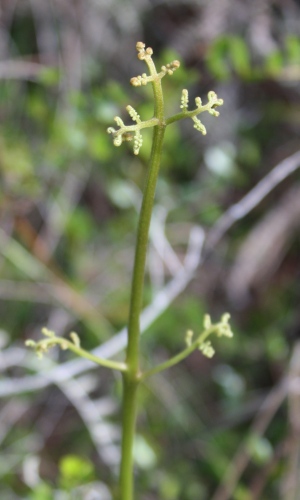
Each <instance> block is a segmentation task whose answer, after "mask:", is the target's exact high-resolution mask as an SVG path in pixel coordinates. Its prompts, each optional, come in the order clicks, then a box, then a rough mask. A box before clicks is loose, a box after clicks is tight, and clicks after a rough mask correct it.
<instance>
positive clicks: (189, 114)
mask: <svg viewBox="0 0 300 500" xmlns="http://www.w3.org/2000/svg"><path fill="white" fill-rule="evenodd" d="M213 106H214V104H211V103H210V102H208V103H207V104H205V105H204V106H201V107H200V108H196V109H193V110H191V111H188V110H187V109H185V110H184V111H181V112H180V113H177V114H176V115H173V116H170V118H167V119H166V124H167V125H170V123H174V122H178V121H179V120H182V119H183V118H193V116H197V115H200V114H201V113H204V111H208V110H209V109H211V108H212V107H213Z"/></svg>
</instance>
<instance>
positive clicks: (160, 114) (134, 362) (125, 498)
mask: <svg viewBox="0 0 300 500" xmlns="http://www.w3.org/2000/svg"><path fill="white" fill-rule="evenodd" d="M149 68H150V67H149ZM150 71H151V72H153V74H154V72H155V73H156V70H155V67H154V68H153V67H151V68H150ZM152 86H153V92H154V99H155V107H154V117H155V118H157V119H158V120H159V122H158V125H156V126H155V128H154V131H153V142H152V150H151V156H150V165H149V170H148V176H147V181H146V186H145V189H144V195H143V201H142V206H141V212H140V218H139V224H138V230H137V240H136V248H135V259H134V268H133V276H132V285H131V299H130V309H129V321H128V344H127V350H126V364H127V371H126V372H124V373H123V407H122V410H123V416H122V450H121V454H122V455H121V466H120V495H119V497H120V500H133V456H132V455H133V443H134V435H135V426H136V405H137V403H136V398H137V390H138V385H139V382H140V368H139V341H140V313H141V309H142V303H143V290H144V276H145V265H146V255H147V247H148V236H149V228H150V222H151V215H152V209H153V202H154V195H155V189H156V182H157V177H158V173H159V167H160V161H161V151H162V145H163V139H164V132H165V127H166V124H165V121H164V106H163V95H162V88H161V82H160V79H158V78H157V79H155V80H154V81H153V83H152Z"/></svg>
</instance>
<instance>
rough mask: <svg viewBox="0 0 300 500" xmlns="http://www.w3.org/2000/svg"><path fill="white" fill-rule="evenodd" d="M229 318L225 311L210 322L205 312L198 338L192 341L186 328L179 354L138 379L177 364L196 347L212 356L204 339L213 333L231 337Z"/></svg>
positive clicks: (210, 346) (191, 335) (210, 349)
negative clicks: (219, 318) (215, 320)
mask: <svg viewBox="0 0 300 500" xmlns="http://www.w3.org/2000/svg"><path fill="white" fill-rule="evenodd" d="M229 319H230V315H229V314H228V313H225V314H223V316H222V317H221V320H220V321H219V322H218V323H214V324H212V323H211V319H210V316H209V315H208V314H206V315H205V316H204V322H203V326H204V330H203V331H202V332H201V333H200V335H199V336H198V338H197V339H196V340H195V341H194V342H192V338H193V332H192V331H191V330H188V331H187V332H186V338H185V341H186V344H187V347H186V348H185V349H184V350H183V351H181V352H180V353H179V354H176V355H175V356H173V357H172V358H170V359H168V360H167V361H165V362H164V363H161V364H159V365H157V366H155V367H154V368H151V369H150V370H147V371H145V372H144V373H143V374H142V375H141V376H140V381H144V380H146V379H147V378H148V377H151V375H155V374H156V373H159V372H162V371H164V370H167V369H168V368H171V366H174V365H177V363H179V362H180V361H182V360H183V359H185V358H187V357H188V356H189V355H190V354H191V353H192V352H193V351H196V350H197V349H199V350H200V351H201V352H202V354H203V355H204V356H206V357H207V358H212V356H213V355H214V353H215V351H214V348H213V347H212V345H211V342H210V341H207V340H206V339H207V338H208V337H209V336H210V335H212V334H213V333H215V334H216V335H217V336H218V337H222V336H224V337H228V338H231V337H233V333H232V330H231V328H230V325H229Z"/></svg>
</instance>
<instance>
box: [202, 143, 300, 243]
mask: <svg viewBox="0 0 300 500" xmlns="http://www.w3.org/2000/svg"><path fill="white" fill-rule="evenodd" d="M299 167H300V151H297V153H295V154H293V155H291V156H288V157H287V158H285V159H284V160H282V161H281V162H280V163H278V165H276V167H274V168H273V169H272V170H271V171H270V172H269V173H268V174H267V175H266V176H265V177H264V178H263V179H262V180H261V181H259V182H258V184H256V186H255V187H254V188H253V189H251V190H250V191H249V193H247V194H246V196H244V197H243V198H242V199H241V200H240V201H239V202H238V203H235V204H234V205H231V207H229V208H228V210H226V212H225V213H224V214H223V215H222V216H221V217H220V218H219V220H218V221H217V222H216V224H215V225H214V227H213V228H212V229H211V231H210V232H209V234H208V236H207V240H206V243H207V247H208V248H209V249H211V248H214V247H215V245H216V244H217V243H218V242H219V241H220V239H221V238H222V237H223V236H224V234H225V233H226V232H227V231H228V230H229V229H230V228H231V226H233V224H234V223H235V222H236V221H238V220H240V219H242V218H243V217H245V216H246V215H247V214H249V212H251V210H253V209H254V208H255V207H257V205H259V203H260V202H261V201H262V200H263V199H264V198H265V197H266V196H267V195H268V194H269V193H270V192H271V191H272V190H273V189H274V188H275V187H276V186H278V184H280V182H282V181H283V180H284V179H286V178H287V177H288V176H289V175H291V174H292V173H293V172H295V170H297V168H299Z"/></svg>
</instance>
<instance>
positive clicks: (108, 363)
mask: <svg viewBox="0 0 300 500" xmlns="http://www.w3.org/2000/svg"><path fill="white" fill-rule="evenodd" d="M50 341H51V342H53V341H55V343H56V344H59V345H60V346H61V348H62V349H65V348H67V349H70V351H73V352H74V353H75V354H77V355H78V356H80V357H81V358H86V359H89V360H90V361H93V362H94V363H96V364H97V365H100V366H105V367H106V368H111V369H112V370H118V371H121V372H125V371H126V370H127V365H126V364H125V363H122V362H119V361H112V360H111V359H104V358H99V356H95V355H94V354H92V353H90V352H88V351H86V350H85V349H82V348H81V347H79V346H76V345H75V344H73V342H70V341H69V340H67V339H65V338H60V337H53V338H51V339H50Z"/></svg>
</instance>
